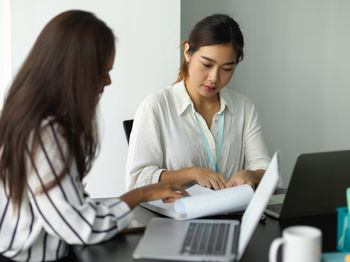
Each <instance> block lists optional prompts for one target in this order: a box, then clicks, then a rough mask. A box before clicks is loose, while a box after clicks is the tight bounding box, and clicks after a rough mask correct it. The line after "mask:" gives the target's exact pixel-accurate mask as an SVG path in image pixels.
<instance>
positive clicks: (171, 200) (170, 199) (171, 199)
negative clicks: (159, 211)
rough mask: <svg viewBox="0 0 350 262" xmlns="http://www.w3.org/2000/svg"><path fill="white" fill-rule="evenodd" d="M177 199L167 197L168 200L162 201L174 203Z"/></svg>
mask: <svg viewBox="0 0 350 262" xmlns="http://www.w3.org/2000/svg"><path fill="white" fill-rule="evenodd" d="M175 200H176V199H175V198H174V197H166V198H163V199H162V201H163V202H164V203H170V202H174V201H175Z"/></svg>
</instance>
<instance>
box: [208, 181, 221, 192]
mask: <svg viewBox="0 0 350 262" xmlns="http://www.w3.org/2000/svg"><path fill="white" fill-rule="evenodd" d="M210 184H211V187H214V189H215V190H219V189H220V186H219V184H218V182H217V181H216V180H214V179H211V180H210Z"/></svg>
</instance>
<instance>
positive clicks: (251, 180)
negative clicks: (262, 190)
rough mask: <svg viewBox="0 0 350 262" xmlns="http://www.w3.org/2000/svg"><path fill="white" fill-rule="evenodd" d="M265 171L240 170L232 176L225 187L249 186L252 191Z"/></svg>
mask: <svg viewBox="0 0 350 262" xmlns="http://www.w3.org/2000/svg"><path fill="white" fill-rule="evenodd" d="M264 173H265V170H262V169H258V170H254V171H253V170H246V169H244V170H241V171H239V172H237V173H236V174H234V175H233V176H232V177H231V179H230V180H229V181H228V182H227V184H226V187H233V186H239V185H243V184H248V185H250V186H251V187H252V188H253V189H254V190H255V189H256V187H257V186H258V184H259V182H260V180H261V178H262V176H263V175H264Z"/></svg>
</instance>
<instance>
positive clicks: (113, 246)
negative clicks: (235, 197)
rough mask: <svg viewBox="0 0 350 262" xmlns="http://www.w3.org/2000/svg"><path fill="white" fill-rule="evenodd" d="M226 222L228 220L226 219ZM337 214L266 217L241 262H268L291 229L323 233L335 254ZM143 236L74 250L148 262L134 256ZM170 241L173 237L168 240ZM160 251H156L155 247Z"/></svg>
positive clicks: (143, 214) (91, 261)
mask: <svg viewBox="0 0 350 262" xmlns="http://www.w3.org/2000/svg"><path fill="white" fill-rule="evenodd" d="M156 216H159V215H157V214H156V213H153V212H151V211H149V210H147V209H145V208H143V207H141V206H138V207H136V208H135V209H134V218H136V219H138V220H140V221H141V222H142V223H144V224H145V225H147V224H148V222H149V221H150V219H151V218H152V217H156ZM225 218H228V217H227V216H225ZM336 223H337V220H336V213H334V214H329V215H322V216H312V217H305V218H298V219H288V220H275V219H273V218H270V217H267V218H266V221H265V222H264V223H259V225H258V227H257V229H256V231H255V233H254V235H253V237H252V239H251V241H250V242H249V244H248V246H247V249H246V251H245V253H244V255H243V257H242V259H241V262H254V261H259V262H264V261H266V262H267V261H268V252H269V247H270V244H271V242H272V240H273V239H275V238H276V237H278V236H280V235H281V232H282V230H283V229H284V228H286V227H288V226H292V225H310V226H315V227H318V228H320V229H321V230H322V246H323V248H322V250H323V252H330V251H335V250H336ZM142 235H143V231H140V232H134V233H127V234H119V235H117V236H115V237H114V238H112V239H110V240H108V241H106V242H103V243H100V244H97V245H91V246H74V247H73V250H74V252H75V254H76V256H77V258H78V261H81V262H95V261H104V262H109V261H113V262H115V261H123V262H128V261H149V260H135V259H133V258H132V253H133V251H134V249H135V247H136V245H137V243H138V241H139V240H140V238H141V237H142ZM169 241H171V237H169ZM155 248H157V247H155Z"/></svg>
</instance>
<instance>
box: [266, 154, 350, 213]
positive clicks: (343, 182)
mask: <svg viewBox="0 0 350 262" xmlns="http://www.w3.org/2000/svg"><path fill="white" fill-rule="evenodd" d="M349 159H350V150H344V151H333V152H321V153H309V154H301V155H300V156H299V157H298V159H297V161H296V163H295V167H294V170H293V173H292V177H291V179H290V182H289V186H288V189H285V190H283V189H282V190H279V192H276V193H275V195H273V197H272V198H271V202H270V203H269V205H268V206H267V208H266V210H265V213H266V214H268V215H271V216H273V217H276V218H291V217H301V216H311V215H319V214H327V213H335V212H336V207H339V206H345V205H346V197H345V190H346V188H347V187H349V186H350V171H349Z"/></svg>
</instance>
